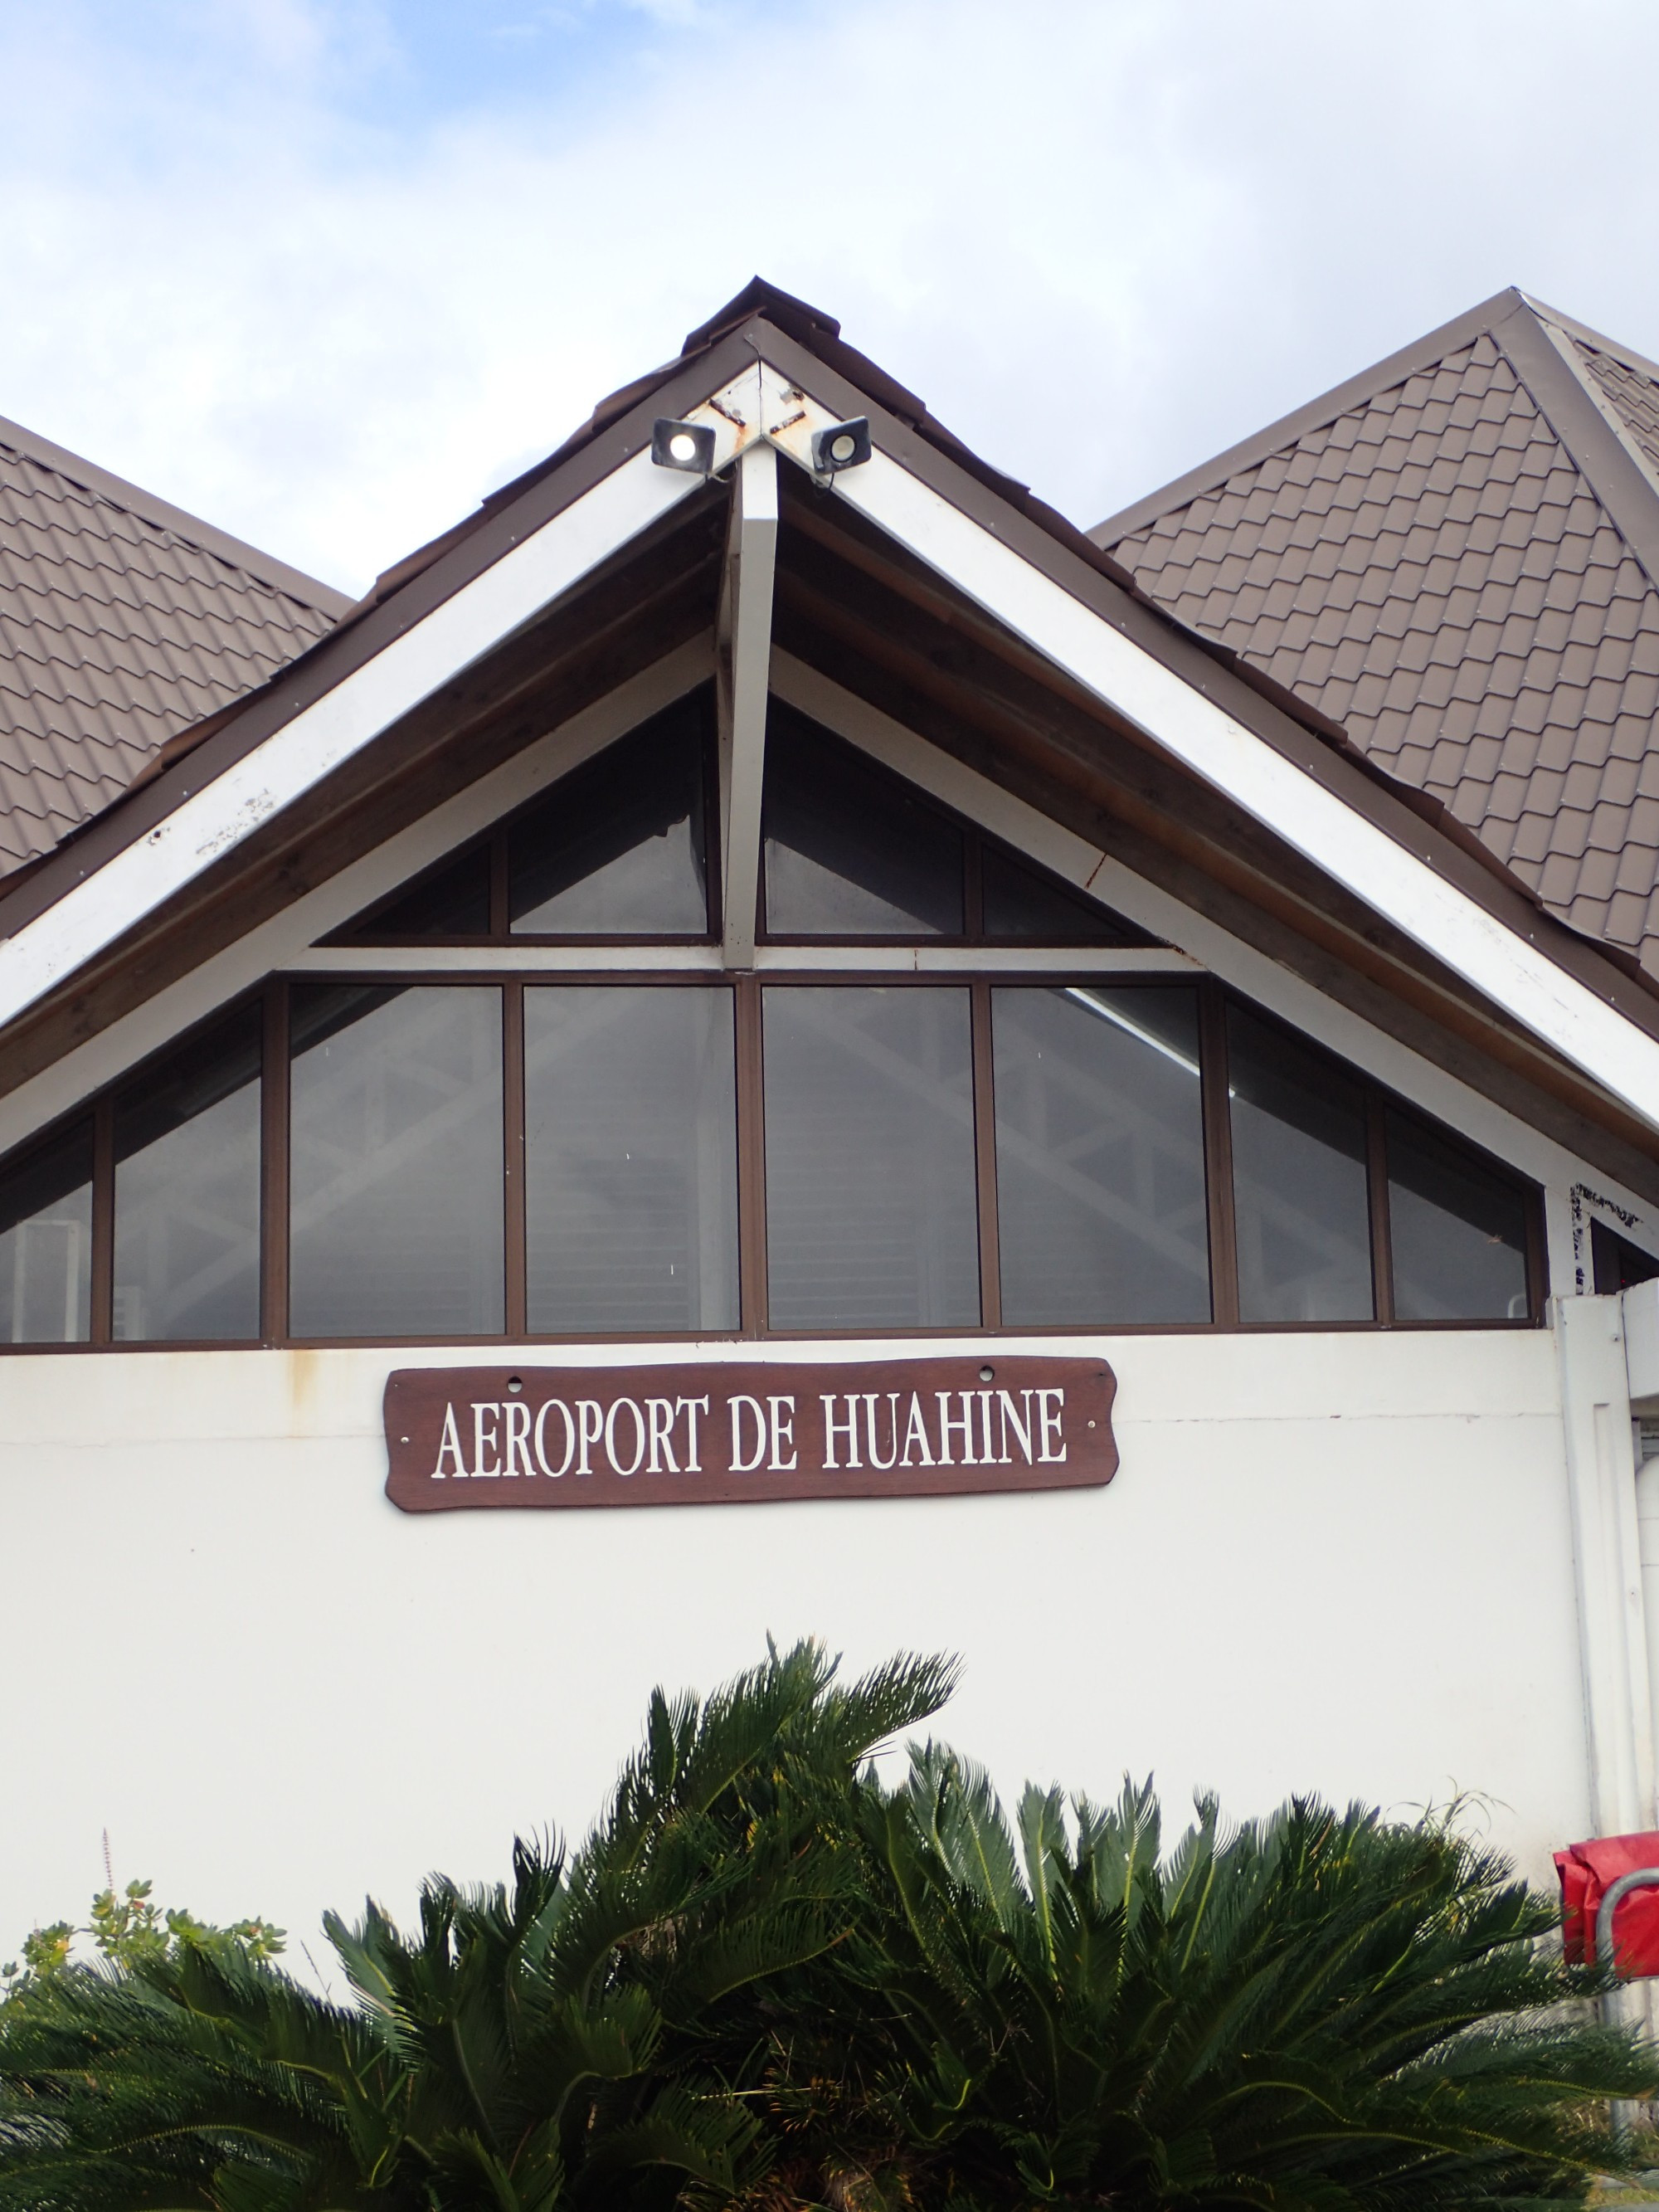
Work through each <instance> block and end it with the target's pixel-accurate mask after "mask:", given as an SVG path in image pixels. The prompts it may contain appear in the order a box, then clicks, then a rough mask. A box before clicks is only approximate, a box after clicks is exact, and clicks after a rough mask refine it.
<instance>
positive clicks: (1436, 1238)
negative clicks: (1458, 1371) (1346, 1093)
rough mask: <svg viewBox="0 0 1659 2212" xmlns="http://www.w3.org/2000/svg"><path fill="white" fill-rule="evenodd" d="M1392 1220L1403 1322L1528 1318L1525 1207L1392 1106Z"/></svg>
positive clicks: (1449, 1143) (1502, 1179) (1458, 1150)
mask: <svg viewBox="0 0 1659 2212" xmlns="http://www.w3.org/2000/svg"><path fill="white" fill-rule="evenodd" d="M1388 1130H1389V1225H1390V1226H1389V1237H1390V1243H1391V1245H1392V1249H1393V1256H1394V1303H1395V1317H1396V1318H1397V1319H1398V1320H1401V1321H1522V1320H1524V1319H1525V1317H1526V1315H1527V1311H1528V1290H1527V1207H1526V1200H1525V1197H1524V1194H1522V1190H1521V1188H1520V1187H1519V1185H1518V1184H1516V1182H1513V1181H1512V1180H1511V1179H1510V1177H1509V1176H1505V1175H1504V1174H1502V1173H1501V1172H1500V1171H1499V1170H1497V1169H1495V1168H1491V1167H1488V1166H1487V1165H1486V1163H1485V1162H1484V1161H1482V1160H1481V1159H1480V1158H1479V1157H1478V1156H1477V1155H1476V1154H1474V1153H1473V1152H1471V1151H1470V1150H1469V1147H1468V1146H1467V1145H1462V1144H1460V1143H1459V1142H1458V1141H1457V1139H1455V1137H1453V1136H1450V1135H1449V1134H1447V1133H1444V1132H1443V1131H1441V1130H1438V1129H1433V1128H1431V1127H1429V1125H1428V1123H1427V1122H1425V1121H1419V1120H1418V1119H1417V1118H1416V1116H1415V1115H1410V1114H1403V1113H1401V1112H1399V1111H1398V1110H1397V1109H1395V1108H1393V1107H1390V1109H1389V1115H1388Z"/></svg>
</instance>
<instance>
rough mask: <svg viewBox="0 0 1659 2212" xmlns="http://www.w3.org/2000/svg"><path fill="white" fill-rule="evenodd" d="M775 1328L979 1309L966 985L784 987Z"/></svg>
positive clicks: (774, 1128)
mask: <svg viewBox="0 0 1659 2212" xmlns="http://www.w3.org/2000/svg"><path fill="white" fill-rule="evenodd" d="M763 1000H764V1006H765V1024H764V1039H765V1044H764V1059H763V1067H764V1071H765V1096H766V1247H767V1283H768V1291H769V1313H770V1316H771V1322H772V1326H773V1327H774V1328H787V1329H813V1328H831V1329H835V1328H970V1327H972V1326H973V1324H974V1323H975V1322H977V1321H978V1320H979V1317H980V1297H979V1229H978V1221H977V1198H976V1193H975V1176H974V1085H973V1047H972V1041H971V1034H970V1030H969V1004H968V993H967V991H966V990H965V989H961V988H945V989H930V988H927V987H904V988H900V987H870V988H863V989H861V988H858V987H834V986H832V987H828V988H806V989H801V988H797V987H776V988H769V989H768V990H767V991H766V992H765V993H764V994H763Z"/></svg>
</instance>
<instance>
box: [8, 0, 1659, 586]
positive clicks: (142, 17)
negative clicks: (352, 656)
mask: <svg viewBox="0 0 1659 2212" xmlns="http://www.w3.org/2000/svg"><path fill="white" fill-rule="evenodd" d="M1656 79H1659V9H1655V8H1654V7H1653V6H1652V5H1651V4H1650V0H1550V4H1548V5H1547V6H1545V5H1537V4H1532V0H1502V4H1496V0H1432V3H1431V4H1425V0H1386V4H1376V0H1340V5H1338V6H1332V5H1331V4H1330V0H1318V4H1304V0H1019V3H1018V5H1017V6H1012V7H1010V6H1008V5H1006V4H999V5H993V4H990V0H772V4H770V5H765V6H763V5H759V4H755V0H554V3H553V4H543V0H447V4H445V0H0V82H4V83H5V84H6V85H7V87H8V88H9V99H8V101H7V127H6V130H5V132H4V133H3V136H0V211H3V236H4V240H5V251H4V255H3V261H0V266H3V270H4V279H3V285H0V416H10V417H11V418H13V419H14V420H15V421H18V422H23V423H26V424H27V425H28V426H29V427H30V428H33V429H35V430H37V431H39V432H40V433H42V434H44V435H46V436H48V437H51V438H53V439H55V440H57V441H58V442H59V443H61V444H64V445H66V446H68V447H70V448H72V449H73V450H75V451H77V452H80V453H85V454H87V455H88V456H89V457H90V458H92V459H94V460H96V461H98V462H100V464H102V465H103V466H105V467H106V468H108V469H112V470H113V471H116V472H117V473H118V474H121V475H124V476H126V477H131V478H132V479H134V480H136V481H137V482H138V483H143V484H144V485H146V486H147V487H149V489H152V490H154V491H155V492H158V493H160V494H161V495H163V496H165V497H167V498H168V499H171V500H173V501H175V502H177V503H178V504H179V505H180V506H182V507H186V508H188V509H190V510H191V511H192V512H195V513H200V514H203V515H204V516H206V517H207V518H209V519H210V520H212V521H214V522H216V523H217V524H218V525H219V526H221V527H222V528H224V529H228V530H230V531H233V532H236V533H238V534H239V535H240V536H242V537H244V538H249V539H251V540H252V542H254V543H255V544H259V545H262V546H264V547H266V548H267V549H268V550H270V551H272V552H274V553H276V554H279V555H281V556H283V557H284V558H285V559H287V560H289V561H291V562H295V564H296V565H298V566H299V567H301V568H306V569H308V570H309V571H311V572H312V573H313V574H317V575H319V576H321V577H324V578H325V579H326V580H328V581H330V582H331V583H334V584H337V585H339V586H343V587H344V588H346V589H349V590H353V591H356V590H360V589H362V587H364V586H366V585H367V584H368V581H369V580H371V579H372V578H373V576H374V574H375V573H376V572H377V571H378V570H379V569H380V568H384V567H386V566H387V565H389V564H390V563H391V562H393V561H395V560H397V559H398V558H400V557H401V556H403V555H404V553H405V552H407V551H408V550H410V548H411V547H413V546H414V545H416V544H419V543H421V542H422V541H423V540H424V539H425V538H428V537H429V536H431V535H433V534H434V533H435V532H437V531H439V530H441V529H443V528H445V527H447V526H448V525H449V524H450V523H451V522H452V521H453V520H456V519H457V518H458V517H459V515H460V514H462V513H465V512H466V510H467V509H468V508H469V507H471V505H472V504H473V503H474V502H475V501H477V499H478V498H479V497H480V496H481V495H483V493H484V492H485V491H487V490H489V489H491V488H492V487H493V486H494V485H495V484H497V483H501V482H503V481H505V480H506V479H507V478H508V477H510V476H512V475H513V474H514V473H515V472H516V471H517V470H518V469H520V467H522V466H523V465H526V463H527V462H529V461H530V460H532V459H534V458H536V457H537V456H538V454H540V453H545V452H547V451H549V450H550V448H551V447H553V446H555V445H556V443H557V442H558V441H560V439H561V438H562V437H563V436H564V435H565V434H566V433H567V432H568V430H569V429H571V428H573V427H574V425H575V424H576V423H577V422H580V420H581V419H583V418H584V417H585V416H586V414H587V413H588V411H589V410H590V409H591V407H592V404H593V403H594V401H595V400H596V399H598V398H600V397H601V396H602V395H603V394H604V393H605V392H608V391H610V390H611V389H612V388H614V387H615V386H617V385H619V384H621V383H623V382H625V381H627V380H629V379H630V378H632V377H633V376H635V375H636V374H640V373H641V372H642V371H643V370H645V369H646V368H650V367H652V366H653V365H654V364H655V363H656V362H659V361H661V360H663V359H665V357H667V356H669V355H671V354H672V353H674V352H676V351H677V350H678V347H679V343H680V341H681V339H682V337H684V333H685V331H687V330H688V329H690V327H692V326H693V325H696V324H697V323H699V322H701V321H702V320H703V319H705V318H706V317H707V316H708V314H709V313H711V312H712V311H713V310H714V308H715V307H717V306H719V305H720V303H721V302H722V301H725V300H726V299H727V298H728V297H730V296H731V295H732V294H733V293H734V292H736V291H737V290H738V289H739V288H740V287H741V286H742V285H743V284H744V283H745V282H746V280H747V279H748V278H749V277H750V276H751V275H752V274H754V273H756V272H757V271H758V272H760V273H762V274H763V275H765V276H768V277H769V278H770V279H771V280H772V281H774V282H775V283H779V284H781V285H782V286H784V287H785V288H786V289H788V290H790V291H793V292H796V293H798V294H800V295H803V296H805V298H807V299H809V300H811V301H813V302H814V303H815V304H817V305H818V306H819V307H823V308H826V309H827V310H829V312H830V313H833V314H835V315H836V316H838V317H839V318H840V319H841V322H842V328H843V330H844V331H845V333H846V335H847V336H848V337H849V338H850V339H851V341H852V342H853V343H854V344H856V345H858V346H860V347H861V348H862V349H864V350H865V351H866V352H867V353H870V354H872V355H873V356H874V357H875V358H876V359H877V360H878V361H879V362H881V363H882V364H883V366H884V367H885V368H888V369H889V370H890V371H891V372H892V373H893V374H896V375H897V376H898V377H900V378H901V379H902V380H903V381H904V382H905V383H907V384H908V385H909V386H910V387H911V388H912V389H913V390H915V391H917V392H921V394H922V395H923V397H924V398H926V399H927V403H928V404H929V406H930V407H931V408H932V409H933V412H934V413H935V414H936V415H937V416H939V418H940V419H941V420H942V421H944V422H946V423H948V424H949V425H950V426H951V428H952V429H954V430H956V431H957V433H958V434H959V435H962V436H963V437H965V438H966V439H967V440H968V441H969V443H970V444H972V445H973V446H975V447H976V448H977V449H978V450H979V451H980V452H981V453H983V454H984V455H985V456H986V457H987V459H990V460H992V461H994V462H995V463H996V464H997V465H999V466H1000V467H1002V468H1004V469H1006V470H1007V471H1009V472H1010V473H1012V474H1013V475H1016V476H1018V477H1022V478H1023V479H1024V480H1025V481H1027V482H1029V483H1031V484H1032V485H1033V486H1034V487H1035V488H1036V489H1037V490H1038V491H1039V492H1040V493H1041V494H1042V495H1043V496H1044V497H1045V498H1047V499H1048V500H1049V501H1052V502H1053V503H1054V505H1055V506H1056V507H1060V509H1061V510H1062V511H1063V512H1064V513H1067V514H1068V515H1070V516H1071V517H1072V518H1073V520H1076V521H1078V522H1080V523H1082V524H1084V525H1085V526H1086V525H1089V524H1091V523H1094V522H1096V521H1098V520H1101V519H1102V518H1103V517H1104V516H1105V515H1107V514H1108V513H1111V512H1113V511H1114V510H1115V508H1117V507H1120V506H1122V505H1125V504H1127V502H1128V501H1130V500H1132V499H1133V498H1135V497H1137V496H1138V495H1140V494H1141V493H1143V492H1145V491H1148V490H1151V489H1154V488H1155V487H1156V486H1158V484H1160V483H1164V482H1166V481H1167V480H1168V479H1169V478H1170V477H1174V476H1176V475H1178V474H1179V473H1181V472H1182V471H1183V470H1185V469H1187V468H1188V467H1190V466H1193V465H1195V464H1196V463H1198V462H1200V461H1201V460H1203V459H1206V458H1207V457H1208V456H1209V455H1210V454H1212V453H1215V452H1218V451H1219V450H1220V449H1222V448H1223V447H1225V446H1227V445H1229V444H1231V442H1232V441H1234V440H1236V439H1237V438H1239V437H1241V436H1243V435H1246V434H1248V433H1249V431H1251V430H1252V429H1254V428H1257V427H1258V426H1259V425H1261V423H1263V422H1267V421H1269V420H1271V419H1272V418H1273V417H1274V416H1278V415H1279V414H1281V413H1284V412H1285V411H1286V410H1289V409H1291V407H1294V406H1296V405H1297V404H1300V403H1301V402H1302V401H1303V400H1304V399H1306V398H1311V397H1312V396H1313V395H1314V394H1316V392H1320V391H1321V390H1322V389H1324V388H1325V387H1326V386H1329V385H1331V384H1334V383H1336V382H1338V381H1339V380H1340V379H1342V378H1343V377H1345V376H1346V375H1349V374H1352V373H1353V372H1355V371H1356V370H1358V369H1360V368H1364V367H1365V366H1366V365H1367V364H1368V363H1369V362H1371V361H1373V360H1376V359H1377V358H1379V357H1380V356H1383V354H1385V353H1388V352H1389V351H1392V350H1393V349H1395V347H1397V346H1399V345H1401V344H1404V343H1407V341H1408V340H1410V339H1412V338H1413V337H1416V336H1418V335H1419V333H1420V332H1422V331H1425V330H1427V329H1429V328H1431V326H1432V325H1435V324H1436V323H1438V322H1440V321H1443V320H1444V319H1447V318H1449V316H1451V315H1454V314H1455V313H1458V312H1459V311H1461V310H1462V308H1464V307H1469V306H1472V305H1474V303H1475V302H1476V301H1479V300H1480V299H1483V298H1485V297H1486V295H1489V294H1491V293H1492V292H1494V291H1497V290H1498V289H1500V288H1501V287H1502V286H1504V285H1506V284H1511V283H1513V284H1519V285H1521V286H1522V287H1523V288H1524V289H1527V290H1529V291H1531V292H1534V293H1535V294H1536V295H1540V296H1541V297H1542V298H1544V299H1545V300H1547V301H1551V302H1553V304H1555V305H1556V306H1558V307H1562V308H1564V309H1565V310H1566V311H1568V312H1569V313H1572V314H1574V315H1576V316H1577V317H1578V318H1579V319H1581V320H1583V321H1586V322H1589V323H1592V324H1595V325H1598V326H1600V327H1601V328H1603V329H1607V330H1609V331H1612V332H1613V333H1614V334H1615V335H1616V336H1618V337H1620V338H1622V339H1623V340H1625V341H1626V343H1629V344H1632V345H1634V346H1636V347H1638V349H1642V350H1644V351H1646V352H1648V353H1650V354H1653V353H1659V256H1656V254H1655V252H1654V251H1653V248H1652V243H1651V221H1650V211H1651V210H1652V208H1653V206H1654V205H1655V204H1656V187H1659V133H1656V131H1654V130H1653V128H1652V125H1651V118H1650V104H1651V87H1652V85H1653V84H1654V82H1656Z"/></svg>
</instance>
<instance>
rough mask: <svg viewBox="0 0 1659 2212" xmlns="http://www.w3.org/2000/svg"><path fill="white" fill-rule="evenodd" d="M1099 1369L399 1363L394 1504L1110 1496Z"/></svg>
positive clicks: (1104, 1383) (995, 1360) (916, 1362)
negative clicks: (991, 1493) (1032, 1493)
mask: <svg viewBox="0 0 1659 2212" xmlns="http://www.w3.org/2000/svg"><path fill="white" fill-rule="evenodd" d="M1116 1389H1117V1382H1116V1378H1115V1376H1114V1375H1113V1373H1112V1370H1111V1369H1110V1368H1109V1366H1108V1365H1107V1364H1106V1363H1105V1361H1104V1360H1103V1359H1047V1358H1029V1357H1026V1358H1020V1357H1010V1358H1000V1357H997V1356H995V1355H993V1356H992V1357H991V1358H988V1359H987V1358H983V1357H981V1358H957V1359H941V1358H925V1359H882V1360H873V1361H868V1362H866V1363H863V1364H850V1363H845V1362H841V1361H831V1360H817V1361H813V1362H811V1363H810V1364H808V1363H795V1364H781V1363H780V1364H773V1363H771V1362H770V1361H767V1362H761V1361H757V1360H756V1361H747V1362H744V1363H741V1364H738V1363H733V1364H729V1365H727V1364H714V1363H703V1364H696V1365H692V1364H685V1365H680V1366H661V1367H529V1366H520V1367H403V1368H399V1369H398V1370H396V1371H395V1372H394V1373H393V1374H392V1376H390V1377H389V1378H388V1380H387V1383H386V1449H387V1452H388V1455H389V1456H390V1460H391V1472H390V1473H389V1474H388V1475H387V1477H386V1495H387V1496H388V1497H389V1498H391V1499H392V1503H393V1504H394V1505H401V1506H402V1507H403V1509H404V1511H405V1512H407V1513H435V1512H438V1513H441V1512H446V1511H447V1512H453V1511H455V1510H457V1509H461V1510H465V1509H467V1508H469V1507H478V1506H492V1505H579V1506H580V1505H715V1504H735V1503H739V1502H745V1501H757V1500H759V1499H762V1498H914V1497H933V1496H939V1495H940V1494H943V1493H949V1492H963V1491H981V1490H1066V1489H1078V1488H1085V1487H1088V1486H1097V1485H1099V1484H1101V1483H1104V1482H1109V1481H1110V1480H1111V1479H1112V1476H1113V1475H1114V1474H1115V1473H1116V1471H1117V1447H1116V1445H1115V1443H1114V1442H1113V1438H1112V1399H1113V1397H1114V1395H1115V1392H1116Z"/></svg>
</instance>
